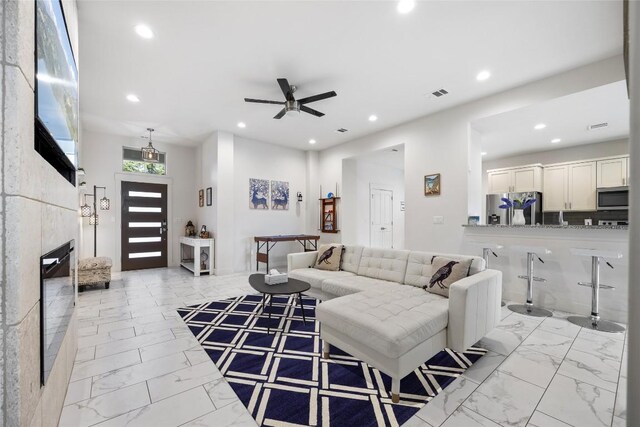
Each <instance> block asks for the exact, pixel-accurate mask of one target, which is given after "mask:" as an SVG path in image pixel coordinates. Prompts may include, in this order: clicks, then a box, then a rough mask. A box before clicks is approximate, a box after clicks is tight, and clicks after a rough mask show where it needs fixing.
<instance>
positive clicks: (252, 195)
mask: <svg viewBox="0 0 640 427" xmlns="http://www.w3.org/2000/svg"><path fill="white" fill-rule="evenodd" d="M268 198H269V181H268V180H266V179H256V178H250V179H249V209H269V206H268V204H267V199H268Z"/></svg>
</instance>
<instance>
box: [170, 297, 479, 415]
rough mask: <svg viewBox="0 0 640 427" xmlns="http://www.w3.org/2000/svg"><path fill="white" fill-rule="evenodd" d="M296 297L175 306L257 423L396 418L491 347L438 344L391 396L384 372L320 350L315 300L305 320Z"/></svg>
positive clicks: (306, 307)
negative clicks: (460, 348) (456, 348)
mask: <svg viewBox="0 0 640 427" xmlns="http://www.w3.org/2000/svg"><path fill="white" fill-rule="evenodd" d="M294 299H295V298H294V297H293V296H291V297H287V296H280V297H274V298H273V307H272V311H271V313H272V314H271V316H272V318H271V319H269V318H268V313H269V308H268V307H267V308H266V309H265V311H264V312H263V310H262V296H261V295H245V296H241V297H237V298H230V299H226V300H222V301H213V302H210V303H204V304H200V305H197V306H191V307H186V308H181V309H178V312H179V313H180V316H182V318H183V320H184V321H185V322H186V324H187V325H188V326H189V328H190V329H191V332H193V334H194V335H195V337H196V338H197V339H198V341H199V342H200V344H202V347H203V348H204V349H205V350H206V351H207V353H208V354H209V357H211V359H212V360H213V362H214V363H215V364H216V366H217V367H218V368H219V369H220V371H221V372H222V374H223V375H224V376H225V378H226V379H227V381H228V382H229V384H230V385H231V387H232V388H233V390H234V391H235V392H236V394H237V395H238V397H239V398H240V400H241V401H242V403H243V404H244V405H245V406H246V407H247V409H248V410H249V412H250V413H251V415H252V416H253V417H254V418H255V420H256V422H257V423H258V425H264V426H280V425H287V426H292V425H301V426H308V425H311V426H329V425H332V426H349V427H356V426H357V427H360V426H380V425H388V426H399V425H402V424H403V423H404V422H406V421H407V420H408V419H409V418H411V417H412V416H413V415H414V414H415V413H416V412H417V411H418V410H419V409H420V408H421V407H422V406H424V404H426V403H427V402H429V400H431V399H433V397H435V396H436V395H437V394H438V393H439V392H441V391H442V390H443V389H444V388H445V387H446V386H447V385H449V384H450V383H451V382H452V381H453V380H454V379H455V378H456V377H458V376H459V375H461V374H462V373H463V372H464V371H465V370H466V369H467V368H468V367H469V366H471V365H472V364H473V363H474V362H475V361H477V360H478V359H479V358H480V357H482V355H484V354H485V353H486V350H483V349H480V348H471V349H469V350H468V351H467V352H465V353H456V352H453V351H451V350H449V349H445V350H443V351H441V352H440V353H438V354H437V355H435V356H434V357H432V358H431V359H430V360H428V361H425V363H424V364H423V365H422V366H420V367H419V368H418V369H416V370H415V371H414V372H413V373H412V374H410V375H408V376H406V377H405V378H403V379H402V382H401V384H400V403H397V404H393V403H392V402H391V395H390V390H391V379H390V378H389V377H388V376H387V375H385V374H383V373H382V372H380V371H378V370H377V369H375V368H372V367H370V366H369V365H367V364H366V363H364V362H362V361H360V360H358V359H356V358H354V357H351V356H349V355H348V354H346V353H344V352H341V351H340V350H338V349H336V348H334V347H332V348H331V359H329V360H326V359H323V358H322V357H321V356H322V354H321V351H322V343H321V340H320V336H319V332H320V325H319V322H316V320H315V307H316V304H317V301H316V300H315V299H313V298H309V297H303V301H304V311H305V315H306V319H307V323H306V325H305V324H304V323H303V321H302V313H301V311H300V307H299V306H298V305H297V304H294ZM267 326H269V327H270V328H271V334H267Z"/></svg>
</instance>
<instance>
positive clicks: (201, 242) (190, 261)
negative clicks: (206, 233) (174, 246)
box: [180, 237, 215, 276]
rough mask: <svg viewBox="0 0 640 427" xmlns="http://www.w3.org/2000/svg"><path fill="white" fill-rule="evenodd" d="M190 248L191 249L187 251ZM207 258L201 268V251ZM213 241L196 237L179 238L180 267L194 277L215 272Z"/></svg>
mask: <svg viewBox="0 0 640 427" xmlns="http://www.w3.org/2000/svg"><path fill="white" fill-rule="evenodd" d="M189 248H191V249H189ZM203 248H204V251H205V252H206V253H207V255H208V256H209V258H208V259H207V260H206V261H205V267H204V268H202V261H201V260H200V252H201V251H202V250H203ZM214 258H215V241H214V240H213V239H200V238H197V237H180V265H181V266H183V267H184V268H186V269H187V270H189V271H191V272H192V273H193V275H194V276H199V275H200V274H201V273H208V274H213V273H214V272H215V270H214V268H215V262H214Z"/></svg>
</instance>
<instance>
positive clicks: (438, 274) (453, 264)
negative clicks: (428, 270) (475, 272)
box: [422, 256, 473, 298]
mask: <svg viewBox="0 0 640 427" xmlns="http://www.w3.org/2000/svg"><path fill="white" fill-rule="evenodd" d="M472 262H473V260H472V259H464V260H453V259H449V258H444V257H439V256H437V257H434V259H433V262H432V263H431V264H432V265H433V269H432V271H433V276H431V279H429V283H427V284H426V285H424V286H423V287H422V289H424V290H425V291H427V292H431V293H434V294H438V295H442V296H443V297H447V298H449V287H450V286H451V285H452V284H453V283H455V282H457V281H458V280H460V279H464V278H465V277H467V276H468V275H469V270H471V263H472Z"/></svg>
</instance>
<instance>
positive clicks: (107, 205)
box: [100, 188, 111, 211]
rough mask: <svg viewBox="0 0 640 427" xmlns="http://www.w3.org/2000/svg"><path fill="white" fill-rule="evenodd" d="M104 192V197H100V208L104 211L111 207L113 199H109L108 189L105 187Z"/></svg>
mask: <svg viewBox="0 0 640 427" xmlns="http://www.w3.org/2000/svg"><path fill="white" fill-rule="evenodd" d="M102 191H103V193H102V196H103V197H102V199H100V209H101V210H103V211H108V210H109V208H110V207H111V200H109V199H107V189H106V188H104V189H103V190H102Z"/></svg>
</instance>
